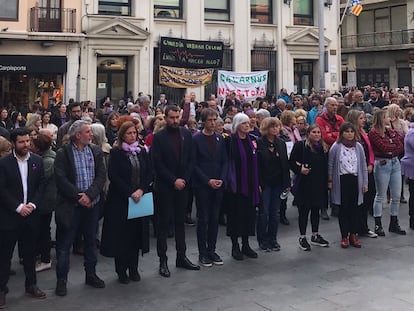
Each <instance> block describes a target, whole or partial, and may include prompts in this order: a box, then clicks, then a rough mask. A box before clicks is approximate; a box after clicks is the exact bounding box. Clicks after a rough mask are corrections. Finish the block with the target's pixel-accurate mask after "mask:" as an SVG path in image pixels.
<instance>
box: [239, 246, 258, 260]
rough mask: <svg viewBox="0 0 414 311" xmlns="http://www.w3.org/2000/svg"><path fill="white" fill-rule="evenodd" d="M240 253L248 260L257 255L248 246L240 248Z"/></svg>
mask: <svg viewBox="0 0 414 311" xmlns="http://www.w3.org/2000/svg"><path fill="white" fill-rule="evenodd" d="M242 253H243V255H245V256H247V257H249V258H257V253H256V252H255V251H254V250H252V249H251V247H250V246H249V245H243V246H242Z"/></svg>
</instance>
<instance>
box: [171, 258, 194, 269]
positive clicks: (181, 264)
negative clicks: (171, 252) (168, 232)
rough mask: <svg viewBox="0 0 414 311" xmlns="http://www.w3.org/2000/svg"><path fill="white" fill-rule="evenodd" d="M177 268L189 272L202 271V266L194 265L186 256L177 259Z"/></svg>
mask: <svg viewBox="0 0 414 311" xmlns="http://www.w3.org/2000/svg"><path fill="white" fill-rule="evenodd" d="M175 266H176V267H177V268H183V269H187V270H200V266H199V265H195V264H193V263H192V262H191V261H190V259H188V258H187V257H186V256H184V257H177V260H176V261H175Z"/></svg>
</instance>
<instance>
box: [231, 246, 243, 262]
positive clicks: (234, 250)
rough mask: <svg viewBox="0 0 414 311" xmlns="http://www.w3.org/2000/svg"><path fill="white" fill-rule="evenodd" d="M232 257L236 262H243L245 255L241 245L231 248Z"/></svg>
mask: <svg viewBox="0 0 414 311" xmlns="http://www.w3.org/2000/svg"><path fill="white" fill-rule="evenodd" d="M231 256H232V257H233V258H234V259H236V260H243V253H242V252H241V251H240V247H239V245H237V246H234V245H233V247H232V248H231Z"/></svg>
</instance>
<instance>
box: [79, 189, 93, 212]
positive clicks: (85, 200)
mask: <svg viewBox="0 0 414 311" xmlns="http://www.w3.org/2000/svg"><path fill="white" fill-rule="evenodd" d="M78 195H79V197H80V198H79V200H78V203H79V204H80V205H82V206H84V207H86V208H92V201H91V199H90V198H89V197H88V195H87V194H86V193H85V192H79V193H78Z"/></svg>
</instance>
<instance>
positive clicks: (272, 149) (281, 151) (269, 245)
mask: <svg viewBox="0 0 414 311" xmlns="http://www.w3.org/2000/svg"><path fill="white" fill-rule="evenodd" d="M281 127H282V123H281V122H280V121H279V119H278V118H272V117H268V118H264V119H263V121H262V123H261V125H260V133H261V134H262V136H261V137H260V138H259V139H258V141H257V157H258V158H257V160H258V167H259V183H260V187H261V189H262V191H261V196H262V204H261V205H260V206H259V213H258V219H257V241H258V242H259V247H260V248H261V249H262V250H264V251H269V250H275V251H278V250H280V245H279V243H278V241H277V230H278V225H279V221H280V219H279V218H280V194H281V193H282V192H283V191H285V190H286V189H289V188H290V176H289V162H288V156H287V151H286V145H285V144H284V142H283V141H281V140H280V139H279V132H280V128H281Z"/></svg>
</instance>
